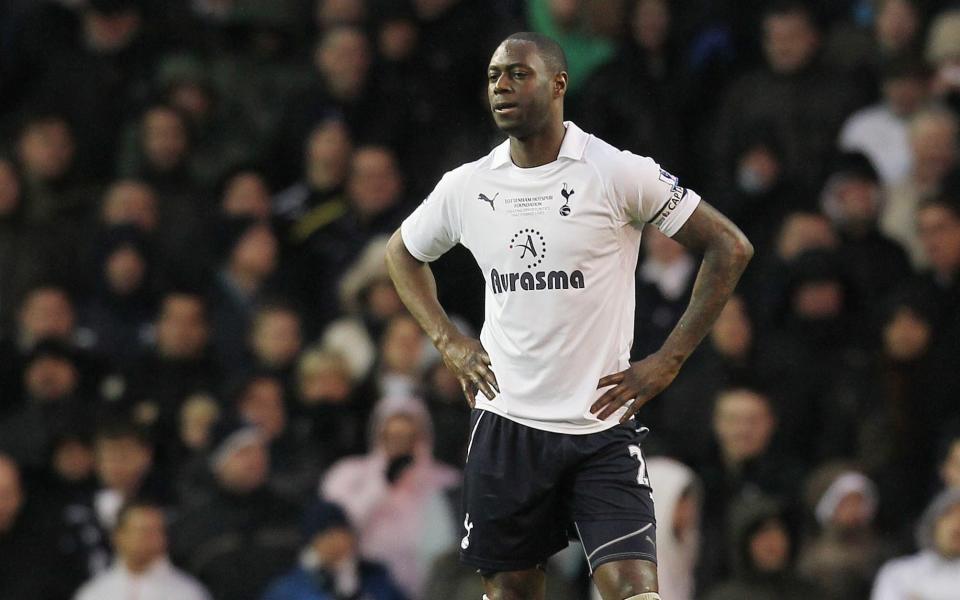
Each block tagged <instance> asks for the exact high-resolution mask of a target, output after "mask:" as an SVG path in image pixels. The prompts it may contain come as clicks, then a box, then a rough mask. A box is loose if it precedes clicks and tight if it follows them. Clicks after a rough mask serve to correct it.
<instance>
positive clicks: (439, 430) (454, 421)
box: [423, 360, 472, 469]
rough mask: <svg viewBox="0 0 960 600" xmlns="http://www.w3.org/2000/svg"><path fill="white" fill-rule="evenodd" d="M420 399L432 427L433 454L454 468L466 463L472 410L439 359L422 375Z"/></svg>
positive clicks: (455, 380) (456, 383)
mask: <svg viewBox="0 0 960 600" xmlns="http://www.w3.org/2000/svg"><path fill="white" fill-rule="evenodd" d="M423 379H424V400H425V401H426V403H427V409H428V410H429V411H430V419H431V420H432V421H433V425H434V428H433V429H434V436H435V440H434V446H433V453H434V454H435V455H436V457H437V458H438V459H439V460H441V461H443V462H445V463H447V464H448V465H450V466H453V467H455V468H458V469H459V468H462V466H463V464H464V463H465V462H466V460H467V445H468V444H469V443H470V420H471V419H470V416H471V413H472V409H471V408H470V404H469V403H468V402H467V398H466V396H464V394H463V388H461V387H460V381H459V380H458V379H457V378H456V376H454V374H453V372H452V371H450V369H449V368H447V366H446V365H445V364H443V361H442V360H435V361H434V362H433V364H432V365H430V367H428V368H427V371H426V373H425V375H424V378H423Z"/></svg>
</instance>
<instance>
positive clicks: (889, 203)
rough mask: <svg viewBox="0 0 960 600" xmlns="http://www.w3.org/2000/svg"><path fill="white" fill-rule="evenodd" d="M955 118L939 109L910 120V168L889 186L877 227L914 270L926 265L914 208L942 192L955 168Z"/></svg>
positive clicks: (956, 124) (919, 113)
mask: <svg viewBox="0 0 960 600" xmlns="http://www.w3.org/2000/svg"><path fill="white" fill-rule="evenodd" d="M958 131H960V129H958V123H957V117H955V116H954V115H953V114H951V113H950V112H948V111H946V110H945V109H942V108H929V109H926V110H921V111H919V112H918V113H917V114H915V115H914V116H913V118H912V119H911V120H910V147H911V152H912V155H913V168H912V169H911V171H910V174H909V175H908V176H907V177H906V178H905V179H903V180H902V181H900V183H898V184H895V185H893V186H891V187H888V188H887V190H886V192H885V196H886V204H885V205H884V208H883V214H882V215H881V217H880V228H881V229H882V230H883V232H884V233H886V234H887V235H888V236H890V237H891V238H893V239H894V240H896V241H898V242H900V244H901V245H903V247H904V248H906V249H907V252H908V254H909V255H910V259H911V261H912V262H913V265H914V266H915V267H922V266H926V263H925V262H924V255H923V249H922V247H921V243H920V240H919V238H918V235H917V230H916V226H915V224H916V222H917V207H918V206H919V205H920V203H921V202H923V200H925V199H928V198H932V197H934V196H936V195H937V194H939V193H941V191H946V190H941V186H942V184H943V181H944V178H945V177H946V176H947V174H948V173H949V172H950V170H951V169H952V168H954V167H955V166H956V165H957V143H958Z"/></svg>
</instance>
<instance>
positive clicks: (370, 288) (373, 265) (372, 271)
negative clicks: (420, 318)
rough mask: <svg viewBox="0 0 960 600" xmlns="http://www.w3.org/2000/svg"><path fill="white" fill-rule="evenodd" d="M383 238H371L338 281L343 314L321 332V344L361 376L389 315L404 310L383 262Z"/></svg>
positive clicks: (368, 367) (374, 354)
mask: <svg viewBox="0 0 960 600" xmlns="http://www.w3.org/2000/svg"><path fill="white" fill-rule="evenodd" d="M386 247H387V238H386V237H385V236H380V237H376V238H374V239H372V240H371V241H370V243H368V244H367V246H366V248H364V249H363V252H362V253H361V254H360V256H359V257H358V258H357V260H356V261H355V262H354V263H353V264H352V265H351V266H350V268H349V270H347V271H346V272H345V273H344V275H343V279H342V281H341V282H340V306H341V307H342V310H343V312H344V313H346V314H345V316H343V317H341V318H340V319H338V320H336V321H334V322H333V323H331V324H330V325H329V326H328V327H327V328H326V330H325V331H324V332H323V337H322V338H321V344H322V346H323V347H324V348H325V349H327V350H330V351H333V352H339V353H340V354H342V355H343V357H344V358H345V359H346V360H347V361H348V363H349V366H350V371H351V376H352V377H353V378H354V379H358V380H360V379H364V378H365V377H367V376H368V375H369V374H370V370H371V368H373V364H374V361H375V360H376V357H377V340H379V339H380V338H381V337H382V336H383V330H384V329H385V328H386V325H387V323H388V322H389V321H390V319H391V318H393V317H395V316H397V315H399V314H401V313H403V312H404V311H405V309H404V307H403V304H402V303H401V302H400V297H399V296H398V295H397V291H396V289H395V288H394V287H393V282H391V281H390V276H389V274H388V273H387V265H386V262H385V255H386Z"/></svg>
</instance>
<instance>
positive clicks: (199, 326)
mask: <svg viewBox="0 0 960 600" xmlns="http://www.w3.org/2000/svg"><path fill="white" fill-rule="evenodd" d="M159 304H160V308H159V310H158V312H157V315H156V318H155V320H154V329H155V337H156V339H155V344H154V346H153V347H152V348H150V349H149V350H148V351H147V352H146V353H145V354H144V355H142V356H141V357H139V359H138V360H137V362H136V364H135V365H134V367H133V369H132V370H131V372H130V374H129V377H128V379H127V381H128V392H127V398H128V400H129V403H130V404H131V405H132V406H133V408H134V409H135V413H134V414H135V416H136V417H137V418H138V419H139V420H141V421H143V422H145V423H148V424H156V425H158V426H159V427H160V428H161V429H163V430H164V431H165V432H168V431H172V429H173V423H174V420H175V418H176V415H177V414H178V412H179V410H180V404H181V403H182V402H183V400H184V399H185V398H186V397H187V396H189V395H190V394H191V393H193V392H197V391H207V392H209V391H211V390H218V389H219V386H220V383H221V375H220V371H219V369H218V367H217V363H216V362H215V361H214V360H213V359H212V358H211V357H210V355H209V348H208V340H209V337H210V332H209V321H208V316H207V305H206V303H205V301H204V299H203V297H202V296H200V295H199V294H197V293H196V292H194V291H191V290H188V289H182V290H171V291H168V292H166V293H165V294H164V295H163V296H162V297H161V300H160V303H159ZM161 435H163V434H161Z"/></svg>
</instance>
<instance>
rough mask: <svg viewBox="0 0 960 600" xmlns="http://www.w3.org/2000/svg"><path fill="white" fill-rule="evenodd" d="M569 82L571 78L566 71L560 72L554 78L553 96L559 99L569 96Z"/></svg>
mask: <svg viewBox="0 0 960 600" xmlns="http://www.w3.org/2000/svg"><path fill="white" fill-rule="evenodd" d="M568 81H569V76H568V75H567V72H566V71H560V72H559V73H557V74H556V75H554V76H553V95H554V97H557V98H559V97H560V96H565V95H566V94H567V82H568Z"/></svg>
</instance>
